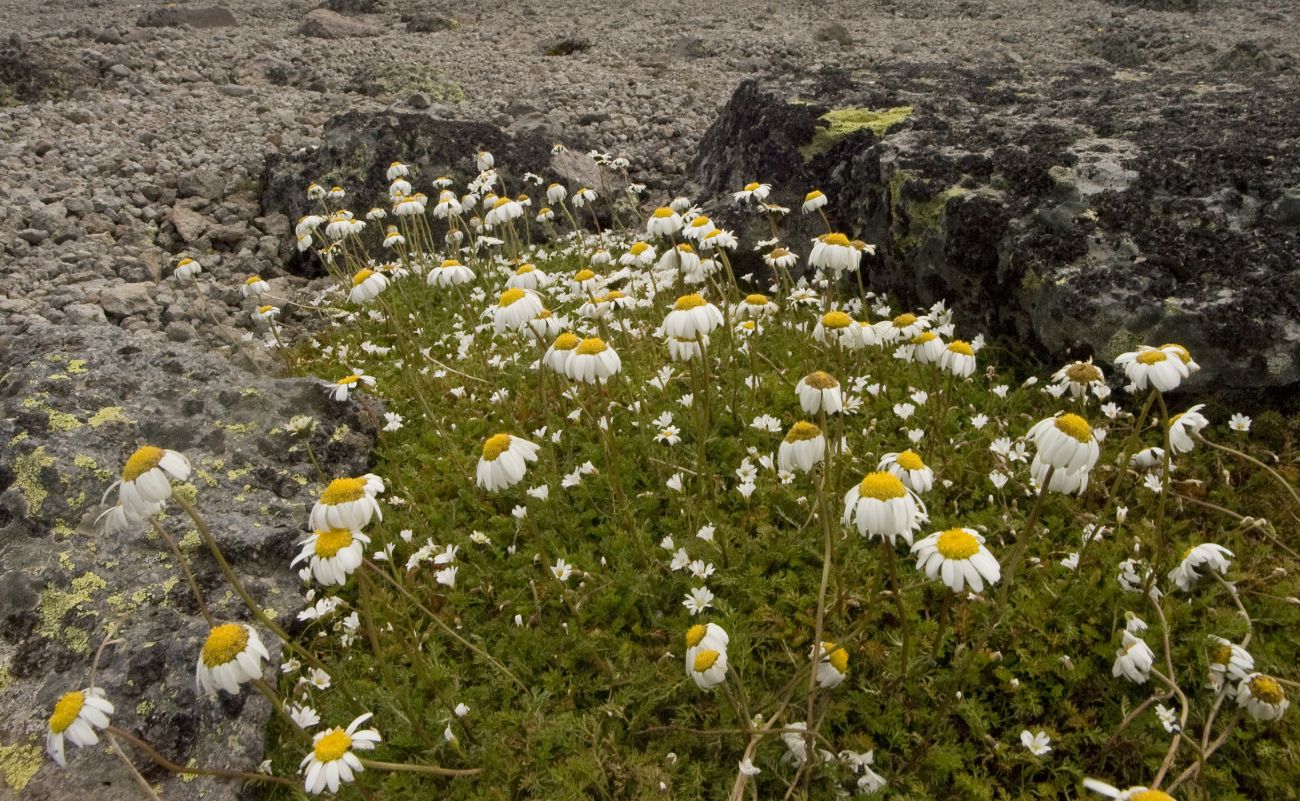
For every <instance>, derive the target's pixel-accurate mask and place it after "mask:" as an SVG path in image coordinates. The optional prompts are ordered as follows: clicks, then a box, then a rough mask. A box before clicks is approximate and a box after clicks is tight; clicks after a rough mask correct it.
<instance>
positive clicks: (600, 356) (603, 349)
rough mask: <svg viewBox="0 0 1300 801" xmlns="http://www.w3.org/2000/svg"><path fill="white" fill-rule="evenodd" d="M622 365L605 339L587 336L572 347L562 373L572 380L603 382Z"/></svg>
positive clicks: (590, 382) (592, 382)
mask: <svg viewBox="0 0 1300 801" xmlns="http://www.w3.org/2000/svg"><path fill="white" fill-rule="evenodd" d="M622 366H623V362H622V360H620V359H619V357H618V354H617V353H615V352H614V349H613V348H611V347H610V346H609V345H607V344H605V340H603V339H601V338H600V337H588V338H587V339H584V340H582V341H581V342H579V343H578V345H577V347H575V348H574V349H573V355H572V356H570V357H569V359H568V361H566V362H565V364H564V373H565V375H567V376H568V377H569V378H572V379H573V380H574V381H582V382H583V383H586V384H595V383H603V382H604V381H606V380H607V379H608V378H609V377H610V376H612V375H614V374H616V373H617V372H618V371H619V370H620V369H621V368H622Z"/></svg>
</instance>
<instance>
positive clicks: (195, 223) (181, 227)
mask: <svg viewBox="0 0 1300 801" xmlns="http://www.w3.org/2000/svg"><path fill="white" fill-rule="evenodd" d="M171 220H172V226H173V227H174V228H175V229H176V233H177V234H179V235H180V237H181V239H183V240H185V242H187V243H192V242H196V241H198V239H199V237H201V236H203V234H204V233H206V232H207V230H208V227H209V226H210V225H211V224H212V221H211V220H209V219H208V218H207V217H204V216H203V215H202V214H199V213H198V212H197V211H194V210H193V209H187V208H185V207H184V206H174V207H173V208H172V212H171Z"/></svg>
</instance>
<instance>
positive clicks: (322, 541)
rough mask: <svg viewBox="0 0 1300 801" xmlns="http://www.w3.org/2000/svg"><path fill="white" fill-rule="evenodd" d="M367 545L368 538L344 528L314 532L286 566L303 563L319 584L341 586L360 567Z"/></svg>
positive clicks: (358, 532)
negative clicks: (305, 563) (304, 562)
mask: <svg viewBox="0 0 1300 801" xmlns="http://www.w3.org/2000/svg"><path fill="white" fill-rule="evenodd" d="M369 544H370V538H369V537H367V536H366V535H365V534H362V533H361V532H360V531H353V530H351V529H348V528H332V529H326V530H323V531H316V532H314V533H313V534H312V535H311V536H310V537H308V538H307V539H305V540H303V542H302V551H300V552H299V553H298V555H297V556H296V557H294V560H293V561H292V562H290V563H289V566H290V567H292V566H294V565H296V564H298V563H299V562H302V561H304V560H306V561H307V564H308V567H310V569H311V572H312V575H314V576H315V577H316V580H317V581H319V582H320V583H321V584H326V585H329V584H337V585H339V586H343V585H344V584H346V583H347V581H348V576H349V575H351V574H352V571H354V570H356V569H357V568H358V567H360V566H361V560H362V558H363V557H364V556H365V546H366V545H369Z"/></svg>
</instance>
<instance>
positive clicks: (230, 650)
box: [203, 623, 248, 668]
mask: <svg viewBox="0 0 1300 801" xmlns="http://www.w3.org/2000/svg"><path fill="white" fill-rule="evenodd" d="M246 647H248V629H246V628H244V627H243V626H241V625H239V624H238V623H223V624H221V625H220V626H217V627H216V628H214V629H213V630H212V631H211V632H209V633H208V639H207V642H205V643H203V664H204V665H206V666H207V667H209V668H214V667H218V666H220V665H224V664H226V663H227V662H232V661H234V659H235V657H237V656H239V655H240V654H241V653H243V651H244V649H245V648H246Z"/></svg>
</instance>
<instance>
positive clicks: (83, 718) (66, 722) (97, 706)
mask: <svg viewBox="0 0 1300 801" xmlns="http://www.w3.org/2000/svg"><path fill="white" fill-rule="evenodd" d="M111 714H113V704H112V703H110V702H109V701H108V700H107V699H106V698H104V691H103V690H101V689H99V688H98V687H87V688H86V689H84V690H73V691H72V692H70V693H64V694H63V695H62V696H61V697H60V698H59V700H58V701H57V702H56V703H55V704H54V713H53V714H51V715H50V722H49V728H48V730H47V731H46V733H45V752H46V753H47V754H49V755H50V759H53V760H54V761H55V762H57V763H58V764H59V767H63V768H65V767H67V766H68V762H67V759H66V758H65V757H64V754H63V741H64V740H65V739H66V740H67V741H68V742H70V743H72V744H73V745H77V746H81V747H83V748H84V747H85V746H88V745H95V744H96V743H98V742H99V735H98V734H96V733H95V729H106V728H108V724H109V719H108V716H109V715H111Z"/></svg>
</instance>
